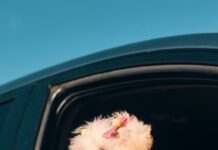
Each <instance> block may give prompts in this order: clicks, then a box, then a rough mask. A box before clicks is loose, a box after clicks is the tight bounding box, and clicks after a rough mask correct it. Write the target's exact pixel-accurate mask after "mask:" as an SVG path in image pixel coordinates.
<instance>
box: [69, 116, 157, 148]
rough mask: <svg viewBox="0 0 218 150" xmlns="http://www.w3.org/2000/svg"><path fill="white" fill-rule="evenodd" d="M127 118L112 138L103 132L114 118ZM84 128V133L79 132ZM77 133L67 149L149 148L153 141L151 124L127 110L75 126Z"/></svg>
mask: <svg viewBox="0 0 218 150" xmlns="http://www.w3.org/2000/svg"><path fill="white" fill-rule="evenodd" d="M123 116H125V117H127V118H128V122H127V123H126V124H125V125H124V126H122V127H120V128H119V129H118V130H117V134H116V135H115V136H113V137H112V138H109V139H108V138H105V137H103V134H104V133H105V132H106V131H108V130H109V129H110V128H112V127H113V125H112V120H113V119H114V118H122V117H123ZM83 129H86V131H87V132H86V134H83V135H81V134H79V133H81V131H82V130H83ZM74 133H76V134H78V135H76V136H75V137H74V138H72V139H71V140H70V145H69V150H150V149H151V147H152V143H153V138H152V136H151V126H150V125H146V124H144V123H143V122H142V121H139V120H138V119H137V118H136V117H135V116H133V115H129V114H128V113H127V112H116V113H113V114H112V116H111V117H108V118H102V117H98V118H96V119H95V120H94V121H93V122H87V124H85V125H83V126H81V127H79V128H77V129H76V130H75V131H74Z"/></svg>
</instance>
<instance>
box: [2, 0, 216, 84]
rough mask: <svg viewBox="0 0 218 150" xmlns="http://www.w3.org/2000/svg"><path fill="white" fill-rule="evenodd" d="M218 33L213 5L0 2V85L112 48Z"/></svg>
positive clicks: (141, 0) (188, 1)
mask: <svg viewBox="0 0 218 150" xmlns="http://www.w3.org/2000/svg"><path fill="white" fill-rule="evenodd" d="M205 32H218V1H217V0H181V1H176V0H164V1H163V0H159V1H157V0H107V1H106V0H69V1H60V2H57V1H37V2H32V1H29V0H28V1H10V0H8V1H6V0H1V1H0V69H1V71H0V73H1V76H0V85H1V84H3V83H6V82H9V81H11V80H14V79H17V78H19V77H22V76H24V75H27V74H30V73H32V72H35V71H38V70H41V69H44V68H47V67H49V66H53V65H55V64H58V63H61V62H65V61H67V60H70V59H74V58H77V57H80V56H84V55H86V54H90V53H93V52H97V51H101V50H104V49H108V48H111V47H116V46H119V45H124V44H128V43H133V42H137V41H143V40H148V39H153V38H159V37H164V36H171V35H179V34H190V33H205Z"/></svg>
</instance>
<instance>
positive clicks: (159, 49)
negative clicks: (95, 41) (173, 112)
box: [0, 34, 218, 150]
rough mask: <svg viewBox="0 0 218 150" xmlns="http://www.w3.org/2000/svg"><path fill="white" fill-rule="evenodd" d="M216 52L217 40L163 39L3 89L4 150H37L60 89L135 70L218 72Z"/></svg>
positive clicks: (201, 36) (72, 63) (56, 69)
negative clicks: (205, 68)
mask: <svg viewBox="0 0 218 150" xmlns="http://www.w3.org/2000/svg"><path fill="white" fill-rule="evenodd" d="M217 49H218V34H197V35H185V36H177V37H169V38H162V39H157V40H151V41H145V42H140V43H134V44H130V45H127V46H122V47H118V48H114V49H110V50H106V51H103V52H100V53H97V54H93V55H89V56H86V57H82V58H80V59H76V60H72V61H69V62H66V63H64V64H60V65H58V66H55V67H52V68H49V69H46V70H43V71H40V72H38V73H35V74H32V75H30V76H27V77H24V78H22V79H19V80H17V81H14V82H11V83H9V84H6V85H3V86H1V88H0V109H1V107H2V108H3V107H5V106H6V105H8V104H10V107H9V109H7V111H8V112H7V116H6V119H4V121H2V123H3V128H2V130H1V134H0V141H1V146H2V147H3V148H4V149H5V150H10V149H17V150H18V149H33V148H34V146H35V145H34V143H35V142H36V137H37V134H38V131H39V127H40V123H41V119H42V114H43V111H44V110H45V109H44V108H45V105H46V104H47V102H48V101H47V100H48V99H49V95H50V89H51V87H53V86H55V85H58V84H61V83H65V82H68V81H71V80H74V79H79V78H82V77H86V76H90V75H94V74H97V73H102V72H107V71H111V70H119V69H123V68H130V67H139V66H152V65H158V64H195V65H210V66H217V65H218V54H217ZM2 110H4V109H2ZM5 110H6V109H5ZM3 117H4V116H3ZM3 117H2V118H3ZM7 131H10V132H7Z"/></svg>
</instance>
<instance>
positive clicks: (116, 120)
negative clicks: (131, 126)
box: [113, 118, 121, 128]
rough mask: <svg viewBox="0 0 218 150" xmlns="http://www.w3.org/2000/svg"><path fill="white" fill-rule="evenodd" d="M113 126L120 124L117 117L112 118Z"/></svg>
mask: <svg viewBox="0 0 218 150" xmlns="http://www.w3.org/2000/svg"><path fill="white" fill-rule="evenodd" d="M113 126H114V127H117V128H119V127H120V126H121V121H120V119H118V118H115V119H114V120H113Z"/></svg>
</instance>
